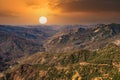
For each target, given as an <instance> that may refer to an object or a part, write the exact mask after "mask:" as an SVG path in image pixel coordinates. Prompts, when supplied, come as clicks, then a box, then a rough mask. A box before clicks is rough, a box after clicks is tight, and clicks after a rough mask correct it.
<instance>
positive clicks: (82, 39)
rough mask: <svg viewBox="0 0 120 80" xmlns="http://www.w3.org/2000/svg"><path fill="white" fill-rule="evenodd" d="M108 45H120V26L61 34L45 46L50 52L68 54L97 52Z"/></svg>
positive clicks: (77, 29) (83, 29) (98, 26)
mask: <svg viewBox="0 0 120 80" xmlns="http://www.w3.org/2000/svg"><path fill="white" fill-rule="evenodd" d="M108 43H116V44H117V45H120V24H108V25H105V24H100V25H95V26H93V27H90V28H74V29H73V30H68V31H63V32H59V33H57V34H56V35H54V36H53V37H51V38H50V39H49V40H47V41H46V42H45V44H44V47H45V48H46V51H48V52H66V51H68V50H76V49H79V48H83V49H90V50H96V49H100V48H102V47H104V46H105V45H106V44H108Z"/></svg>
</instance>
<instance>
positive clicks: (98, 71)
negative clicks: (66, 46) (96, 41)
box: [1, 44, 120, 80]
mask: <svg viewBox="0 0 120 80" xmlns="http://www.w3.org/2000/svg"><path fill="white" fill-rule="evenodd" d="M119 57H120V47H118V46H117V45H115V44H109V45H107V46H106V47H104V48H103V49H102V50H100V51H89V50H79V51H74V52H67V53H57V54H56V53H36V54H34V55H32V56H30V57H28V58H27V59H26V60H23V61H22V64H19V65H18V66H13V67H11V70H8V71H6V72H5V73H4V74H2V76H1V80H119V79H120V58H119Z"/></svg>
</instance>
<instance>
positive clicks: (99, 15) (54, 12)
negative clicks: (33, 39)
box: [0, 0, 120, 24]
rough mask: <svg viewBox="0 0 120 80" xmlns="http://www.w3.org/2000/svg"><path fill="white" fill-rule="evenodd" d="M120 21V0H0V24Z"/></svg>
mask: <svg viewBox="0 0 120 80" xmlns="http://www.w3.org/2000/svg"><path fill="white" fill-rule="evenodd" d="M40 16H46V17H47V18H48V23H47V24H93V23H110V22H113V23H120V0H0V24H39V21H38V19H39V17H40Z"/></svg>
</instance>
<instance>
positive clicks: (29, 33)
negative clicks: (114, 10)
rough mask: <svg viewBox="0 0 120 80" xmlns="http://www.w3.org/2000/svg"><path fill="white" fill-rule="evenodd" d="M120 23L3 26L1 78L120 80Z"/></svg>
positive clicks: (24, 79)
mask: <svg viewBox="0 0 120 80" xmlns="http://www.w3.org/2000/svg"><path fill="white" fill-rule="evenodd" d="M119 57H120V24H107V25H106V24H99V25H93V26H90V27H89V26H87V27H85V26H81V25H71V26H70V25H65V26H61V27H60V26H58V27H57V25H54V26H43V27H40V26H34V27H33V26H27V27H25V26H24V27H15V26H14V27H13V26H4V25H1V26H0V70H1V73H0V80H119V79H120V58H119Z"/></svg>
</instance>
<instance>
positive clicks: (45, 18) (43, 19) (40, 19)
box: [39, 16, 47, 24]
mask: <svg viewBox="0 0 120 80" xmlns="http://www.w3.org/2000/svg"><path fill="white" fill-rule="evenodd" d="M39 22H40V23H41V24H46V23H47V17H45V16H41V17H40V18H39Z"/></svg>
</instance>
